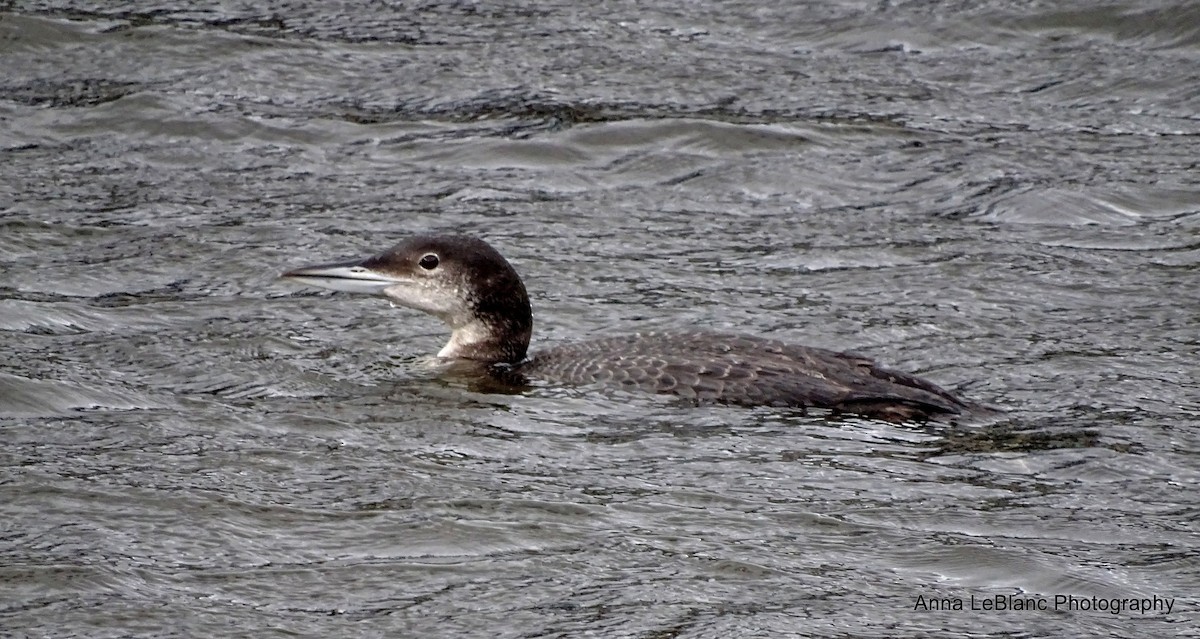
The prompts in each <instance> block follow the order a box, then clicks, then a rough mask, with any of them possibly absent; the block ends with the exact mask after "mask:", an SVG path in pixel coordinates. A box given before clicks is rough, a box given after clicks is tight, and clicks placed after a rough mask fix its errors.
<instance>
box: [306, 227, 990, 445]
mask: <svg viewBox="0 0 1200 639" xmlns="http://www.w3.org/2000/svg"><path fill="white" fill-rule="evenodd" d="M282 277H283V278H286V279H290V280H294V281H297V282H300V283H302V284H307V285H313V286H318V287H323V288H328V289H333V290H335V291H349V292H353V293H367V294H374V295H382V296H384V297H386V298H388V299H390V300H392V301H393V302H395V303H397V304H399V305H401V306H406V307H409V308H413V309H417V310H420V311H424V312H426V313H429V314H431V315H433V316H435V317H437V318H439V319H441V320H442V321H443V322H445V323H446V324H448V325H449V326H450V329H451V334H450V341H449V342H447V343H446V345H445V347H444V348H442V350H441V351H440V352H438V357H440V358H446V359H449V360H454V361H456V362H460V363H461V362H467V363H473V364H478V365H482V366H483V367H485V368H486V369H487V370H490V371H493V372H494V373H495V374H496V375H497V376H499V377H502V378H504V379H514V378H519V379H531V380H541V381H545V382H550V383H556V384H564V385H585V384H603V385H607V386H616V387H621V388H627V389H638V390H642V391H647V392H651V393H659V394H673V395H677V396H680V397H683V398H685V399H688V400H691V401H693V402H695V403H720V404H733V405H741V406H776V407H794V408H799V409H802V410H804V409H807V408H823V409H829V410H831V411H833V412H834V413H854V414H859V415H863V416H866V417H869V418H873V419H880V420H884V421H892V422H901V421H925V420H930V419H939V420H950V419H954V418H956V417H957V416H960V415H967V414H970V413H972V411H974V410H975V409H983V407H982V406H979V405H978V404H974V403H972V402H970V401H967V400H965V399H961V398H959V397H956V396H955V395H954V394H952V393H950V392H949V391H946V390H944V389H942V388H940V387H938V386H936V385H935V384H933V383H931V382H928V381H926V380H924V379H921V378H919V377H916V376H914V375H910V374H907V373H902V372H898V371H894V370H889V369H887V368H884V367H882V366H880V365H879V364H877V363H876V362H874V361H872V360H870V359H868V358H865V357H862V356H859V355H855V354H851V353H843V352H837V351H831V350H826V349H821V348H810V347H806V346H798V345H794V344H788V343H785V342H782V341H777V340H773V339H764V338H761V337H752V336H747V335H732V334H724V333H710V332H700V331H688V332H648V333H641V334H634V335H627V336H619V337H605V338H600V339H595V340H590V341H585V342H579V343H574V344H567V345H564V346H558V347H554V348H550V349H547V350H543V351H541V352H539V353H536V354H534V355H532V356H528V355H527V349H528V348H529V340H530V337H531V335H532V332H533V311H532V309H531V307H530V304H529V296H528V294H527V293H526V292H525V285H524V284H523V283H522V281H521V278H520V276H519V275H517V272H516V270H515V269H513V267H512V265H510V264H509V263H508V261H507V260H505V259H504V257H503V256H501V255H500V253H499V252H497V251H496V249H494V248H492V247H491V246H490V245H489V244H487V243H486V242H484V241H483V240H480V239H478V238H475V237H469V236H462V235H418V236H415V237H412V238H410V239H407V240H405V241H403V242H401V243H399V244H397V245H396V246H394V247H392V248H390V249H388V250H386V251H384V252H382V253H379V254H378V255H374V256H372V257H369V258H367V259H365V260H354V261H349V262H338V263H332V264H321V265H317V266H306V267H302V268H297V269H293V270H290V271H287V272H286V273H284V274H283V275H282ZM984 410H986V409H984Z"/></svg>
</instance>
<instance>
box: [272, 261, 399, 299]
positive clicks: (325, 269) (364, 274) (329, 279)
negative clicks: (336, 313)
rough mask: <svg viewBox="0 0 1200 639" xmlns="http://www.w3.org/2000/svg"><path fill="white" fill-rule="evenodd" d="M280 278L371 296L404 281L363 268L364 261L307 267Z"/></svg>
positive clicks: (380, 293)
mask: <svg viewBox="0 0 1200 639" xmlns="http://www.w3.org/2000/svg"><path fill="white" fill-rule="evenodd" d="M280 277H282V278H283V279H288V280H294V281H297V282H300V283H301V284H307V285H309V286H318V287H321V288H328V289H333V290H335V291H346V292H348V293H367V294H370V295H382V294H383V291H384V289H386V288H388V287H389V286H393V285H395V284H396V283H398V282H401V281H404V280H401V279H399V278H396V277H393V276H390V275H386V274H384V273H380V272H379V271H373V270H371V269H369V268H367V267H365V266H363V261H362V260H353V261H350V262H337V263H335V264H318V265H316V266H305V267H302V268H298V269H293V270H291V271H288V272H286V273H284V274H283V275H281V276H280Z"/></svg>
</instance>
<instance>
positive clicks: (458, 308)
mask: <svg viewBox="0 0 1200 639" xmlns="http://www.w3.org/2000/svg"><path fill="white" fill-rule="evenodd" d="M458 293H459V292H458V291H446V290H435V289H433V288H431V287H428V286H422V285H421V284H419V283H405V284H398V285H392V286H389V287H387V288H385V289H384V290H383V294H384V295H386V296H387V297H388V299H390V300H392V301H394V302H395V303H397V304H399V305H401V306H407V307H408V308H415V309H417V310H418V311H425V312H426V313H430V314H431V315H436V316H437V317H440V318H441V319H443V320H445V321H446V322H447V323H448V324H450V325H451V326H454V325H455V320H456V319H458V318H460V317H465V316H466V315H467V313H468V312H469V309H468V308H467V305H466V304H465V302H464V301H463V300H462V299H461V298H460V297H459V295H458Z"/></svg>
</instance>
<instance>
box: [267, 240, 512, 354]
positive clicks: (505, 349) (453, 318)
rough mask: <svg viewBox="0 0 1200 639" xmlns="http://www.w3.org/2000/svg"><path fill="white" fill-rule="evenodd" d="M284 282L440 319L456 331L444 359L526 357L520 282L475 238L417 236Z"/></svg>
mask: <svg viewBox="0 0 1200 639" xmlns="http://www.w3.org/2000/svg"><path fill="white" fill-rule="evenodd" d="M283 277H285V278H288V279H293V280H296V281H298V282H303V283H305V284H311V285H315V286H321V287H324V288H331V289H333V290H337V291H351V292H357V293H370V294H376V295H383V296H385V297H387V298H388V299H390V300H392V301H394V302H396V303H397V304H400V305H402V306H407V307H409V308H415V309H417V310H421V311H425V312H426V313H429V314H431V315H435V316H437V317H439V318H441V320H442V321H444V322H446V323H447V324H449V325H450V328H451V329H452V331H453V333H452V334H451V336H450V341H449V342H448V343H447V344H446V346H445V348H443V349H442V350H441V351H440V352H439V353H438V356H439V357H451V358H466V359H474V360H482V361H487V362H509V363H515V362H518V361H521V360H522V359H524V358H525V351H526V349H527V348H528V347H529V338H530V335H531V334H532V332H533V314H532V311H531V310H530V308H529V296H528V295H527V294H526V292H525V285H524V284H522V283H521V278H520V276H518V275H517V272H516V271H515V270H514V269H513V267H512V265H510V264H509V263H508V261H507V260H505V259H504V257H503V256H501V255H500V254H499V253H498V252H496V249H493V248H492V247H491V246H489V245H488V244H487V243H486V242H484V241H483V240H480V239H478V238H474V237H468V236H464V235H418V236H416V237H413V238H411V239H408V240H405V241H403V242H401V243H399V244H397V245H396V246H394V247H392V248H390V249H388V250H387V251H384V252H383V253H380V254H378V255H375V256H373V257H369V258H367V259H365V260H361V261H351V262H340V263H336V264H323V265H320V266H309V267H305V268H299V269H295V270H292V271H288V272H286V273H284V274H283Z"/></svg>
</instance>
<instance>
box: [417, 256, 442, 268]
mask: <svg viewBox="0 0 1200 639" xmlns="http://www.w3.org/2000/svg"><path fill="white" fill-rule="evenodd" d="M417 264H420V265H421V268H423V269H425V270H426V271H432V270H433V269H435V268H437V265H438V256H436V255H434V254H433V253H426V254H425V255H424V256H422V257H421V261H419V262H417Z"/></svg>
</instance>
